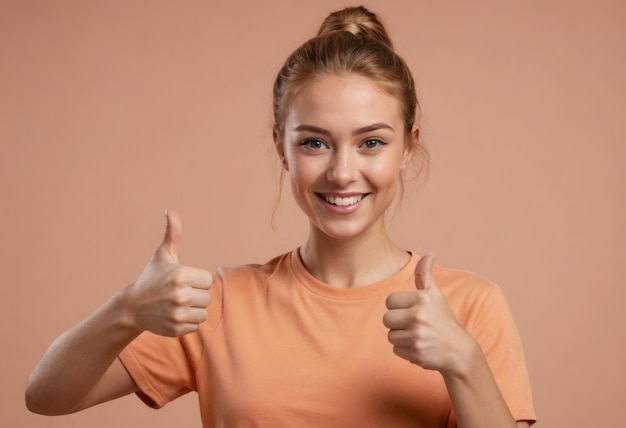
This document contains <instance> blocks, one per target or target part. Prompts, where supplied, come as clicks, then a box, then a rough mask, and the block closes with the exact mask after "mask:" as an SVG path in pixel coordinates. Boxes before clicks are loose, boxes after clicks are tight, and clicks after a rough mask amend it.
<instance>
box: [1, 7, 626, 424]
mask: <svg viewBox="0 0 626 428" xmlns="http://www.w3.org/2000/svg"><path fill="white" fill-rule="evenodd" d="M344 5H345V3H343V2H336V1H331V0H324V1H315V2H314V1H306V2H305V1H290V0H272V1H263V2H253V1H247V2H246V1H241V0H236V1H231V2H226V1H220V2H218V1H185V2H173V1H166V0H162V1H152V0H151V1H147V0H146V1H109V0H99V1H82V0H75V1H54V2H53V1H27V0H24V1H20V0H14V1H13V0H3V1H2V2H1V4H0V144H1V149H2V150H1V152H0V185H1V189H0V190H1V194H0V196H1V204H2V205H1V208H2V209H1V210H0V219H1V224H0V226H1V229H2V234H1V236H2V238H1V241H0V261H1V262H0V263H2V265H1V270H0V272H2V276H3V279H2V282H3V284H2V294H1V295H2V298H1V299H0V305H1V308H0V309H1V312H0V316H1V317H2V318H1V320H0V329H1V330H0V334H1V335H2V338H3V339H4V343H5V344H4V346H3V347H2V348H3V357H2V368H1V370H2V372H1V374H0V379H1V384H2V387H1V390H0V394H1V396H0V403H1V404H0V406H2V407H1V411H0V425H1V426H3V427H63V428H73V427H91V428H99V427H137V426H145V427H148V426H150V427H153V428H161V427H183V426H186V427H193V426H196V427H197V426H199V416H198V411H197V409H196V399H195V397H194V395H193V394H190V395H188V396H187V397H184V398H182V399H180V400H179V401H177V402H174V403H172V404H170V405H168V406H167V407H166V408H165V409H163V410H161V411H153V410H150V409H147V408H146V407H145V406H143V405H142V404H140V402H139V401H138V400H137V399H136V398H134V397H126V398H124V399H121V400H119V401H117V402H114V403H108V404H105V405H102V406H100V407H98V408H95V409H90V410H88V411H85V412H83V413H82V414H78V415H73V416H68V417H59V418H46V417H42V416H37V415H32V414H29V413H28V412H27V410H26V409H25V407H24V404H23V390H24V385H25V382H26V379H27V377H28V375H29V373H30V371H31V369H32V368H33V366H34V365H35V363H36V361H37V360H38V359H39V358H40V356H41V354H42V353H43V352H44V350H45V349H46V347H47V346H48V344H49V343H50V342H51V341H52V340H53V338H54V337H56V335H58V334H59V333H60V332H61V331H62V330H64V329H65V328H67V327H68V326H70V325H72V324H73V323H75V322H76V321H78V320H79V319H81V318H82V317H83V316H85V315H87V314H88V313H89V312H91V311H92V310H93V309H95V308H96V307H97V306H98V305H99V304H100V303H101V302H103V301H104V300H105V299H106V298H107V297H108V296H110V295H112V294H113V293H114V292H115V291H116V290H117V289H119V288H120V287H122V286H124V285H126V284H128V283H129V282H131V281H133V279H134V278H135V277H136V276H137V275H138V273H139V272H140V271H141V269H142V268H143V266H144V264H145V263H146V262H147V260H148V258H149V257H150V255H151V252H152V251H153V249H154V248H155V247H156V245H157V244H158V243H159V241H160V239H161V235H162V229H163V224H164V217H163V209H164V208H166V207H173V208H177V209H178V210H180V212H181V213H182V215H183V222H184V226H185V231H184V240H183V243H182V250H181V251H182V255H181V259H182V261H184V262H185V263H187V264H192V265H197V266H199V267H203V268H207V269H211V270H212V269H215V268H216V267H217V266H218V265H232V264H241V263H247V262H263V261H266V260H267V259H268V258H270V257H272V256H273V255H276V254H277V253H279V252H284V251H287V250H289V249H291V248H292V247H294V246H296V245H298V244H299V243H301V242H302V241H303V239H304V237H305V232H306V230H305V225H306V223H305V219H304V218H303V216H302V215H301V214H300V213H299V211H298V209H297V208H296V207H295V206H294V204H293V202H292V200H291V196H290V195H289V192H288V191H286V192H285V195H284V197H283V199H282V203H281V206H280V209H279V211H278V213H277V216H276V221H275V223H276V227H275V229H273V228H272V225H271V214H272V210H273V206H274V203H275V195H276V188H277V185H276V183H277V177H278V167H277V162H276V161H275V159H274V156H273V152H272V146H271V110H270V95H271V85H272V82H273V78H274V75H275V73H276V71H277V70H278V68H279V66H280V64H281V62H282V61H283V60H284V58H285V57H286V55H287V54H288V53H289V52H291V50H293V49H294V48H295V47H296V46H297V45H298V44H300V43H301V42H303V41H304V40H305V39H307V38H308V37H310V36H312V35H313V34H314V32H315V31H316V27H317V26H318V25H319V23H320V22H321V20H322V19H323V18H324V17H325V16H326V14H327V13H328V12H329V11H330V10H333V9H336V8H339V7H342V6H344ZM366 5H367V6H369V7H370V8H371V9H372V10H374V11H377V12H380V13H381V14H382V16H383V17H384V18H385V20H386V22H387V23H388V25H389V26H390V30H391V35H392V37H393V39H394V41H395V43H396V45H397V49H398V50H399V52H400V53H401V54H402V55H404V56H405V58H406V59H407V61H408V62H409V64H410V66H411V68H412V69H413V71H414V74H415V76H416V79H417V81H418V87H419V88H418V90H419V96H420V101H421V104H422V109H423V117H422V125H423V136H424V137H425V141H426V142H427V143H428V145H429V147H430V151H431V153H432V171H431V175H430V178H429V180H428V182H427V184H426V185H425V186H424V187H423V188H421V189H414V190H413V191H411V192H409V193H408V194H407V197H406V199H405V201H404V204H403V206H402V210H401V211H400V214H398V215H397V216H396V217H395V219H394V220H393V221H392V223H391V229H392V232H393V234H394V236H395V237H396V238H397V240H398V241H399V242H400V243H401V244H402V245H403V246H405V247H406V248H407V249H412V250H414V251H417V252H423V251H426V250H431V249H432V250H436V251H437V252H438V253H439V262H440V263H443V264H446V265H450V266H454V267H459V268H464V269H469V270H473V271H476V272H479V273H481V274H483V275H485V276H487V277H489V278H491V279H492V280H494V281H496V282H497V283H499V284H500V285H501V286H502V288H503V289H504V291H505V293H506V295H507V297H508V299H509V301H510V303H511V306H512V309H513V312H514V315H515V317H516V319H517V323H518V326H519V329H520V332H521V335H522V339H523V341H524V345H525V349H526V355H527V359H528V363H529V369H530V375H531V379H532V382H533V389H534V395H535V402H536V407H537V412H538V416H539V418H540V423H539V424H538V425H537V426H539V427H545V428H548V427H590V426H592V427H598V426H618V425H620V424H622V423H623V405H624V402H625V400H626V394H625V393H624V382H625V381H626V379H625V370H624V366H623V364H624V361H626V351H625V349H626V348H625V346H624V336H625V333H624V332H625V328H624V327H625V325H626V316H625V315H624V310H623V301H624V298H625V297H626V293H625V292H624V278H625V274H626V267H625V266H626V221H625V213H626V210H625V208H626V200H625V199H626V198H625V193H626V192H625V186H624V184H625V183H626V177H625V173H624V171H625V167H624V164H625V162H626V141H625V137H626V131H625V128H624V119H625V118H626V78H625V77H624V76H626V48H625V45H626V6H625V5H626V3H625V2H624V1H623V0H615V1H610V0H602V1H595V0H594V1H592V0H588V1H580V0H561V1H550V0H530V1H523V2H502V1H499V0H484V1H482V0H480V1H472V2H465V1H444V2H441V1H426V0H420V1H408V0H407V1H395V2H394V1H388V0H372V1H368V2H367V3H366Z"/></svg>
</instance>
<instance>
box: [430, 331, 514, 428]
mask: <svg viewBox="0 0 626 428" xmlns="http://www.w3.org/2000/svg"><path fill="white" fill-rule="evenodd" d="M442 375H443V378H444V381H445V383H446V387H447V389H448V394H449V395H450V399H451V401H452V407H453V409H454V413H455V416H456V420H457V427H458V428H490V427H493V428H506V427H511V428H517V427H518V425H517V423H516V422H515V420H514V419H513V416H512V415H511V412H510V411H509V409H508V407H507V404H506V402H505V401H504V399H503V397H502V394H501V393H500V390H499V388H498V385H497V384H496V381H495V379H494V377H493V374H492V373H491V370H490V368H489V365H488V364H487V360H486V359H485V356H484V354H483V352H482V350H481V349H480V346H479V345H478V344H477V343H476V342H475V341H472V342H471V345H470V346H468V351H467V354H466V360H465V363H464V364H463V366H460V367H459V370H458V371H455V372H448V373H442Z"/></svg>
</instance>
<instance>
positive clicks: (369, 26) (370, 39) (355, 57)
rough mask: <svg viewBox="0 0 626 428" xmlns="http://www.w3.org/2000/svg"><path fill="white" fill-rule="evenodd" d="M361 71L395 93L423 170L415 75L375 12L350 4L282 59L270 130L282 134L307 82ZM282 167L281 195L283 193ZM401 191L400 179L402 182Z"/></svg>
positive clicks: (425, 160)
mask: <svg viewBox="0 0 626 428" xmlns="http://www.w3.org/2000/svg"><path fill="white" fill-rule="evenodd" d="M350 74H359V75H362V76H364V77H367V78H370V79H372V80H373V81H375V82H376V83H377V84H378V85H380V87H381V88H383V89H384V90H385V91H387V92H388V93H389V94H391V95H392V96H393V97H395V98H396V99H397V100H398V101H399V104H400V110H401V114H402V118H403V121H404V131H405V147H406V149H407V150H409V151H410V152H414V154H415V155H416V156H413V159H414V160H415V161H417V162H418V163H419V165H420V166H419V168H418V170H417V175H418V176H419V175H421V173H422V172H427V169H428V164H429V155H428V151H427V150H426V149H425V148H424V146H423V145H422V144H421V143H420V140H419V128H416V131H415V132H414V131H413V127H414V125H415V121H416V120H417V116H418V115H419V102H418V100H417V95H416V93H415V83H414V80H413V76H412V74H411V71H410V70H409V67H408V66H407V64H406V62H405V61H404V60H403V59H402V58H401V57H400V56H399V55H398V54H397V53H396V52H395V51H394V49H393V44H392V42H391V38H390V37H389V34H388V33H387V30H386V29H385V26H384V25H383V24H382V22H381V21H380V20H379V19H378V17H377V16H376V14H374V13H372V12H370V11H369V10H367V9H366V8H364V7H363V6H359V7H349V8H345V9H343V10H339V11H336V12H333V13H331V14H330V15H328V17H326V19H325V20H324V22H322V25H321V26H320V29H319V31H318V33H317V36H316V37H314V38H312V39H310V40H308V41H307V42H305V43H304V44H302V45H301V46H300V47H299V48H297V49H296V50H295V51H294V52H293V53H292V54H291V55H289V57H288V58H287V60H286V61H285V63H284V65H283V66H282V68H281V69H280V71H279V72H278V75H277V76H276V80H275V81H274V90H273V110H274V128H275V132H277V133H278V134H279V135H280V137H283V136H284V135H283V134H284V122H285V117H286V114H287V111H288V109H289V106H290V103H291V102H292V100H293V99H294V98H295V96H296V95H297V94H298V93H299V91H301V90H302V89H303V88H304V87H305V86H306V85H307V84H309V83H311V82H312V81H315V80H316V79H319V78H321V77H323V76H327V75H336V76H346V75H350ZM283 174H284V170H281V177H280V181H279V196H278V198H279V199H280V194H281V193H282V178H283ZM400 192H401V194H403V193H404V181H403V180H401V186H400Z"/></svg>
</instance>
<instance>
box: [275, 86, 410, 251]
mask: <svg viewBox="0 0 626 428" xmlns="http://www.w3.org/2000/svg"><path fill="white" fill-rule="evenodd" d="M282 129H283V135H278V134H277V131H276V132H275V140H276V144H277V150H278V152H279V155H281V157H282V158H283V159H284V160H283V166H284V167H285V169H286V170H287V171H288V172H289V177H290V181H291V189H292V192H293V195H294V198H295V199H296V201H297V203H298V205H299V206H300V208H301V209H302V211H304V213H305V214H306V215H307V217H308V218H309V221H310V222H311V225H312V226H313V227H314V228H315V229H317V230H319V231H321V232H322V233H323V234H325V235H328V236H330V237H333V238H338V239H346V238H351V237H355V236H359V235H362V234H363V233H368V232H371V231H381V230H382V229H384V214H385V211H386V210H387V209H388V208H389V206H390V205H391V203H392V202H393V199H394V197H395V195H396V192H397V189H398V186H399V185H400V173H401V172H402V170H404V169H405V168H406V167H407V166H408V164H409V163H410V158H411V154H412V151H411V150H410V149H409V147H411V146H410V145H409V144H405V143H406V138H411V136H407V135H406V133H405V127H404V121H403V118H402V115H401V109H400V104H399V102H398V101H397V100H396V98H394V97H393V96H392V95H390V94H389V93H388V92H385V91H384V90H383V89H382V88H380V87H379V86H378V85H377V84H376V83H375V82H374V81H373V80H371V79H369V78H367V77H363V76H360V75H354V74H353V75H349V76H344V77H339V76H334V75H327V76H323V77H321V78H319V79H316V80H314V81H311V82H309V83H308V84H307V85H306V86H305V87H303V88H302V89H301V90H300V91H299V92H298V93H297V95H295V96H294V98H293V99H292V100H291V103H290V105H289V108H288V111H287V114H286V116H285V123H284V124H283V126H282Z"/></svg>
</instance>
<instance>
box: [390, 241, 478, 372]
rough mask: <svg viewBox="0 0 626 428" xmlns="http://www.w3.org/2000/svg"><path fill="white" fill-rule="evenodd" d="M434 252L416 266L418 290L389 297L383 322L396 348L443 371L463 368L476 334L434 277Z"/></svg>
mask: <svg viewBox="0 0 626 428" xmlns="http://www.w3.org/2000/svg"><path fill="white" fill-rule="evenodd" d="M434 261H435V254H434V253H428V254H426V255H425V256H423V257H422V258H421V259H420V260H419V262H418V263H417V266H416V267H415V291H409V292H396V293H392V294H390V295H389V297H387V302H386V303H387V309H388V311H387V312H386V313H385V316H384V317H383V324H384V325H385V327H387V328H389V333H388V335H387V337H388V339H389V342H390V343H391V344H392V345H393V352H394V353H395V354H396V355H398V356H399V357H401V358H404V359H405V360H408V361H410V362H412V363H414V364H417V365H419V366H421V367H423V368H425V369H431V370H438V371H440V372H442V373H445V372H448V371H455V370H457V369H460V367H459V365H460V364H462V362H463V357H464V354H465V353H466V352H467V351H466V350H468V349H471V346H472V345H471V343H472V342H473V338H472V337H471V336H470V335H469V333H467V332H466V331H465V329H464V328H463V327H462V326H461V325H460V324H459V322H458V321H457V319H456V317H455V316H454V313H453V312H452V310H451V309H450V306H448V303H447V302H446V300H445V298H444V296H443V294H441V291H440V290H439V287H437V284H435V281H434V280H433V277H432V267H433V263H434Z"/></svg>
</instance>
